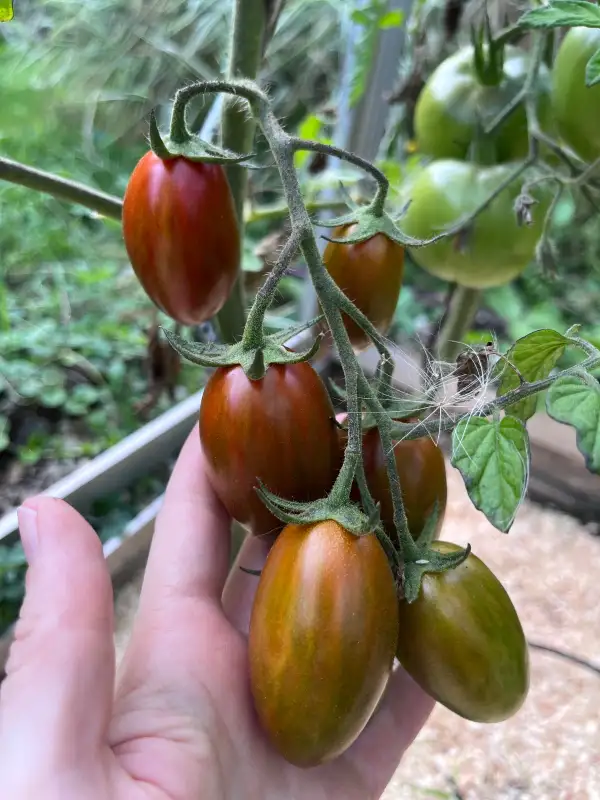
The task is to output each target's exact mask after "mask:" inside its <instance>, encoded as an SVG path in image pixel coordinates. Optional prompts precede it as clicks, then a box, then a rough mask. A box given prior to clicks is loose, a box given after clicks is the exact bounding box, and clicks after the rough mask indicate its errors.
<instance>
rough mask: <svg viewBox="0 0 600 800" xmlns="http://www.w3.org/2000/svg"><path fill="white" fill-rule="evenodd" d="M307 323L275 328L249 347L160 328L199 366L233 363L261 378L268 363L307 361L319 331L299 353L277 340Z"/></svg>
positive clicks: (318, 342)
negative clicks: (192, 337)
mask: <svg viewBox="0 0 600 800" xmlns="http://www.w3.org/2000/svg"><path fill="white" fill-rule="evenodd" d="M307 326H308V323H304V324H303V325H302V326H298V327H297V328H293V329H292V330H291V331H290V330H288V331H283V332H281V331H279V332H278V333H276V334H274V335H273V336H266V337H264V339H263V342H262V344H261V345H259V346H257V347H251V346H248V345H247V344H245V343H244V342H243V341H241V342H236V343H235V344H232V345H223V344H215V343H213V342H209V343H208V344H205V343H199V342H190V341H188V340H187V339H184V338H183V337H181V336H179V335H178V334H176V333H173V332H172V331H168V330H166V329H165V328H163V329H162V330H163V333H164V334H165V337H166V339H167V341H168V342H169V344H170V345H171V347H172V348H173V350H175V351H176V352H177V353H179V355H180V356H181V357H182V358H185V359H186V360H187V361H190V362H191V363H192V364H198V365H199V366H202V367H233V366H236V365H239V366H241V368H242V369H243V370H244V372H245V374H246V375H247V376H248V377H249V378H250V379H251V380H260V379H261V378H264V376H265V373H266V371H267V368H268V367H269V364H300V363H301V362H303V361H309V360H310V359H311V358H313V356H314V355H315V354H316V353H317V351H318V349H319V347H320V346H321V340H322V338H323V334H318V335H317V336H316V338H315V340H314V341H313V343H312V345H311V346H310V347H309V348H308V349H307V350H303V351H301V352H300V353H295V352H293V351H292V350H288V349H287V348H285V347H284V346H283V344H280V340H281V339H282V338H283V341H287V340H288V339H290V338H291V337H292V336H294V335H295V334H294V331H297V330H298V328H299V329H300V330H301V331H302V330H306V328H307Z"/></svg>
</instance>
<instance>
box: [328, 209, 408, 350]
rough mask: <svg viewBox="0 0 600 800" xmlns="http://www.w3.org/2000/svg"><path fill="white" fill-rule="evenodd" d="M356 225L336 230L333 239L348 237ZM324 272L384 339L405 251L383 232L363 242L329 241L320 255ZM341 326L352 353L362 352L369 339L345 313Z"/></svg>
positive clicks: (396, 298) (368, 343)
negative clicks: (350, 344)
mask: <svg viewBox="0 0 600 800" xmlns="http://www.w3.org/2000/svg"><path fill="white" fill-rule="evenodd" d="M355 227H356V226H355V225H344V226H341V227H338V228H335V229H334V231H333V233H332V238H334V239H341V238H346V237H347V236H351V235H352V232H353V231H354V229H355ZM323 263H324V264H325V267H326V268H327V271H328V272H329V274H330V275H331V277H332V278H333V280H334V281H335V282H336V283H337V285H338V286H339V287H340V289H341V290H342V291H343V292H344V294H345V295H346V296H347V297H348V298H349V299H350V300H352V302H353V303H354V305H355V306H356V307H357V308H358V309H359V311H362V313H363V314H364V315H365V316H366V317H367V318H368V319H369V321H370V322H371V323H372V324H373V325H374V326H375V328H377V330H378V331H379V333H381V334H382V335H383V336H385V335H386V334H387V332H388V330H389V329H390V325H391V323H392V320H393V319H394V311H395V310H396V306H397V305H398V298H399V297H400V288H401V286H402V276H403V274H404V248H403V247H402V245H399V244H398V243H397V242H394V241H392V239H389V238H388V237H387V236H385V235H384V234H383V233H377V234H375V236H372V237H371V238H370V239H367V240H366V241H364V242H355V243H353V244H338V243H336V242H328V243H327V247H326V248H325V251H324V253H323ZM343 319H344V325H345V327H346V331H347V333H348V336H349V337H350V341H351V342H352V346H353V347H354V349H355V350H364V349H365V348H367V347H368V346H369V345H370V344H371V340H370V338H369V337H368V336H367V335H366V333H365V332H364V331H363V330H362V329H361V328H359V327H358V325H357V324H356V323H355V322H354V321H353V320H351V319H350V318H349V317H348V316H347V315H346V314H344V315H343Z"/></svg>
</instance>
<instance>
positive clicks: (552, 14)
mask: <svg viewBox="0 0 600 800" xmlns="http://www.w3.org/2000/svg"><path fill="white" fill-rule="evenodd" d="M517 24H518V26H519V27H520V28H561V27H571V26H576V25H582V26H583V27H585V28H600V8H598V6H597V5H596V4H595V3H590V2H589V1H588V0H550V2H549V3H548V5H545V6H542V7H541V8H532V9H531V10H530V11H526V12H525V14H523V16H522V17H521V19H520V20H519V21H518V23H517Z"/></svg>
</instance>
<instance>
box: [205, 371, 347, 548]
mask: <svg viewBox="0 0 600 800" xmlns="http://www.w3.org/2000/svg"><path fill="white" fill-rule="evenodd" d="M200 439H201V442H202V447H203V449H204V452H205V453H206V457H207V469H208V474H209V477H210V479H211V482H212V485H213V486H214V488H215V491H216V492H217V494H218V495H219V497H220V499H221V501H222V503H223V504H224V506H225V508H226V509H227V511H228V512H229V513H230V514H231V516H232V517H233V518H234V519H236V520H237V521H238V522H240V523H242V524H243V525H247V526H248V527H249V528H250V530H251V531H252V532H253V533H254V534H256V535H263V534H266V533H273V532H277V531H279V530H281V528H282V527H283V523H282V522H280V521H279V520H278V519H277V518H276V517H274V516H273V515H272V514H271V512H270V511H269V510H268V509H267V508H266V506H265V505H264V504H263V502H262V500H261V499H260V497H259V496H258V495H257V493H256V491H255V487H256V486H257V485H258V483H257V478H260V480H262V481H263V483H264V484H265V485H266V487H267V489H269V490H270V491H271V492H273V493H275V494H277V495H279V496H281V497H284V498H287V499H288V500H297V501H308V500H317V499H318V498H319V497H322V496H324V495H325V494H326V493H327V492H328V491H329V489H331V487H332V486H333V483H334V481H335V478H336V475H337V473H338V470H339V467H340V464H341V458H340V451H339V444H338V439H337V432H336V425H335V420H334V411H333V407H332V405H331V401H330V399H329V395H328V394H327V390H326V389H325V386H324V384H323V382H322V381H321V379H320V378H319V376H318V375H317V373H316V372H315V371H314V369H313V368H312V367H311V366H310V364H308V363H306V362H302V363H300V364H271V365H270V366H269V368H268V369H267V371H266V374H265V376H264V378H261V379H260V380H251V379H250V378H248V377H247V376H246V374H245V373H244V371H243V369H242V368H241V367H240V366H235V367H221V368H219V369H217V370H216V372H215V373H214V374H213V375H212V376H211V378H210V380H209V382H208V384H207V385H206V389H205V390H204V394H203V396H202V404H201V407H200Z"/></svg>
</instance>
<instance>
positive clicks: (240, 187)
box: [217, 0, 268, 342]
mask: <svg viewBox="0 0 600 800" xmlns="http://www.w3.org/2000/svg"><path fill="white" fill-rule="evenodd" d="M267 22H268V19H267V3H266V2H265V0H235V6H234V13H233V22H232V31H231V42H230V46H229V65H228V69H227V77H228V78H229V79H231V80H235V79H236V78H249V79H250V80H254V79H255V78H256V77H257V75H258V71H259V69H260V64H261V61H262V56H263V52H264V45H265V31H266V27H267ZM255 130H256V123H255V120H254V118H253V117H252V116H251V115H249V114H247V113H246V110H245V109H244V108H242V107H240V104H239V102H238V101H236V99H235V98H226V99H225V102H224V103H223V115H222V118H221V131H222V145H223V147H225V148H227V149H228V150H232V151H233V152H235V153H248V152H249V151H250V150H251V148H252V143H253V141H254V133H255ZM227 180H228V181H229V186H230V188H231V193H232V195H233V202H234V205H235V210H236V213H237V218H238V225H239V231H240V240H241V241H243V240H244V202H245V200H246V194H247V191H248V171H247V170H246V169H244V168H243V167H238V166H229V167H227ZM244 323H245V301H244V283H243V273H242V271H241V270H240V273H239V275H238V279H237V281H236V282H235V285H234V287H233V290H232V292H231V294H230V295H229V298H228V299H227V302H226V303H225V305H224V306H223V308H222V309H221V311H220V312H219V313H218V314H217V324H218V326H219V330H220V332H221V337H222V338H223V339H224V340H225V341H226V342H235V341H237V340H238V339H239V338H240V337H241V336H242V335H243V332H244Z"/></svg>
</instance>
